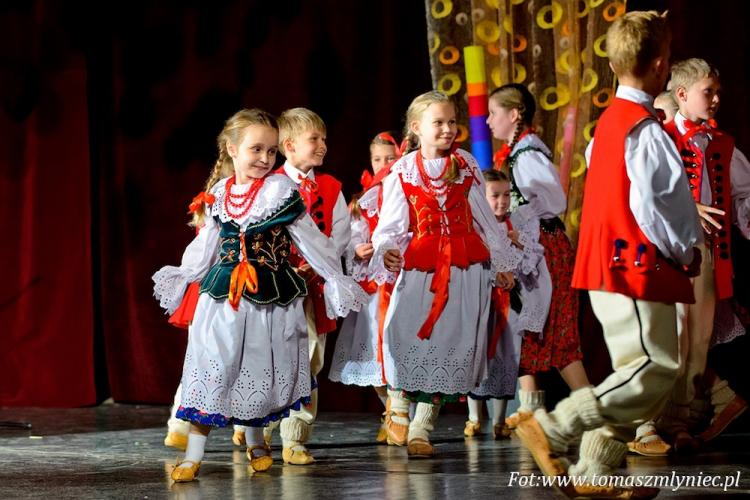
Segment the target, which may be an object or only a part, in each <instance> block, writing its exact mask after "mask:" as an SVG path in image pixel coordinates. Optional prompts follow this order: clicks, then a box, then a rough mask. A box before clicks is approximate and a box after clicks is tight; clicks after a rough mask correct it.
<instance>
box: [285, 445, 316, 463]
mask: <svg viewBox="0 0 750 500" xmlns="http://www.w3.org/2000/svg"><path fill="white" fill-rule="evenodd" d="M303 448H304V447H303ZM281 458H282V459H283V460H284V463H285V464H291V465H310V464H311V463H313V462H315V458H313V456H312V455H311V454H310V452H309V451H308V449H307V448H304V449H300V450H295V449H294V448H282V449H281Z"/></svg>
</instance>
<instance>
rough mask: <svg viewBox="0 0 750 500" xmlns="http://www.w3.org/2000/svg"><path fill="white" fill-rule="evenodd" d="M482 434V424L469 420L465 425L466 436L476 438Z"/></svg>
mask: <svg viewBox="0 0 750 500" xmlns="http://www.w3.org/2000/svg"><path fill="white" fill-rule="evenodd" d="M481 433H482V424H481V423H480V422H474V421H472V420H467V421H466V424H465V425H464V436H466V437H474V436H478V435H479V434H481Z"/></svg>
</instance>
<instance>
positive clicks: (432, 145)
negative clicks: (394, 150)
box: [411, 102, 458, 151]
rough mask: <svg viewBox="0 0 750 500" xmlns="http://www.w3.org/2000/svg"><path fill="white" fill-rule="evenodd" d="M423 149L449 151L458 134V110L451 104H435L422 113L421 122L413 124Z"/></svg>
mask: <svg viewBox="0 0 750 500" xmlns="http://www.w3.org/2000/svg"><path fill="white" fill-rule="evenodd" d="M411 127H412V131H413V132H414V133H415V134H417V136H418V137H419V143H420V145H421V147H422V148H423V149H427V150H434V151H447V150H448V149H450V148H451V146H452V145H453V141H454V140H455V139H456V134H457V132H458V125H457V124H456V108H454V107H453V103H451V102H434V103H432V104H430V105H429V106H428V107H427V109H426V110H425V111H424V112H423V113H422V118H421V119H420V120H419V121H414V122H412V124H411Z"/></svg>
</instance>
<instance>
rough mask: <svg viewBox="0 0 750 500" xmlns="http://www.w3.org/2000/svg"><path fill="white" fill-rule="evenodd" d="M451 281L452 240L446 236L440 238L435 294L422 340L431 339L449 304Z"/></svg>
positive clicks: (433, 282)
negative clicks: (449, 285)
mask: <svg viewBox="0 0 750 500" xmlns="http://www.w3.org/2000/svg"><path fill="white" fill-rule="evenodd" d="M450 280H451V242H450V238H447V237H445V236H443V237H441V238H440V254H439V255H438V260H437V263H436V265H435V274H433V276H432V282H431V283H430V291H431V292H432V293H434V294H435V295H434V297H433V298H432V306H431V307H430V313H429V314H428V315H427V319H426V320H425V322H424V324H423V325H422V327H421V328H420V329H419V332H418V333H417V337H419V338H420V339H422V340H424V339H429V338H430V336H431V335H432V329H433V328H434V327H435V323H437V320H438V318H440V315H441V314H442V313H443V309H445V305H446V304H447V303H448V284H449V283H450Z"/></svg>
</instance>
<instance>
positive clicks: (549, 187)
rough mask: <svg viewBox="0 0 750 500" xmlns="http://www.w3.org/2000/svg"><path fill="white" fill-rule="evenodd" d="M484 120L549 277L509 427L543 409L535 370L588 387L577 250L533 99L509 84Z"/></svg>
mask: <svg viewBox="0 0 750 500" xmlns="http://www.w3.org/2000/svg"><path fill="white" fill-rule="evenodd" d="M488 107H489V117H488V118H487V124H488V125H489V126H490V129H491V130H492V134H493V136H494V137H495V138H496V139H501V140H504V141H506V144H505V146H504V147H503V148H502V149H501V150H499V151H498V154H497V158H496V163H497V164H498V165H501V166H502V168H507V171H508V177H509V178H510V183H511V212H512V213H513V220H514V221H516V220H517V221H519V223H521V222H526V221H530V220H536V221H538V224H539V225H540V228H541V231H540V233H539V243H541V244H542V246H543V247H544V253H545V259H546V261H547V262H554V266H550V267H549V271H550V274H551V277H552V304H551V307H550V310H549V314H548V315H547V322H546V324H545V326H544V331H543V332H542V334H536V333H531V332H530V333H527V334H526V335H524V338H523V343H522V345H521V361H520V371H519V375H520V377H519V382H520V385H521V387H520V390H519V391H518V396H519V399H520V403H521V404H520V406H519V409H518V411H519V413H518V414H515V415H513V416H511V417H510V418H509V419H508V422H507V423H508V425H509V426H510V427H511V428H512V427H514V426H515V425H516V424H517V423H518V416H519V414H521V413H523V414H529V413H531V412H533V411H534V410H536V409H537V408H543V407H544V391H543V390H540V388H539V387H538V385H537V380H536V374H537V373H539V372H545V371H549V370H550V369H552V368H556V369H557V370H559V371H560V375H562V378H563V379H564V380H565V382H566V383H567V384H568V386H569V387H570V389H571V390H573V391H574V390H576V389H580V388H581V387H586V386H588V385H589V381H588V377H587V376H586V372H585V370H584V368H583V363H581V359H582V357H583V355H582V354H581V346H580V339H579V336H578V292H577V291H575V290H573V289H572V288H571V285H570V280H571V277H572V275H573V264H574V258H575V253H574V251H573V246H572V245H571V243H570V240H569V239H568V237H567V235H566V234H565V225H564V224H563V222H562V221H561V220H560V218H559V217H558V215H559V214H561V213H562V212H564V211H565V207H566V204H567V202H566V198H565V193H564V192H563V189H562V185H561V184H560V177H559V175H558V173H557V169H556V168H555V166H554V165H553V164H552V162H551V161H550V157H551V154H550V151H549V149H548V148H547V146H546V145H545V144H544V143H543V142H542V140H541V139H540V138H539V136H537V135H536V134H535V133H534V130H533V128H532V127H531V125H532V121H533V119H534V113H535V111H536V103H535V101H534V97H533V96H532V95H531V93H530V92H529V90H528V89H527V88H526V87H524V86H523V85H519V84H508V85H503V86H502V87H499V88H497V89H495V90H494V91H493V92H492V94H490V98H489V105H488Z"/></svg>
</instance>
